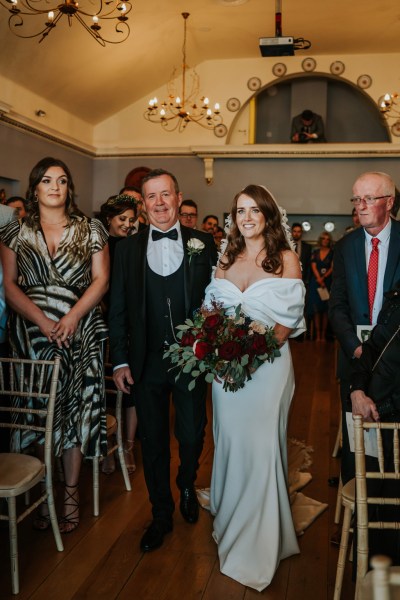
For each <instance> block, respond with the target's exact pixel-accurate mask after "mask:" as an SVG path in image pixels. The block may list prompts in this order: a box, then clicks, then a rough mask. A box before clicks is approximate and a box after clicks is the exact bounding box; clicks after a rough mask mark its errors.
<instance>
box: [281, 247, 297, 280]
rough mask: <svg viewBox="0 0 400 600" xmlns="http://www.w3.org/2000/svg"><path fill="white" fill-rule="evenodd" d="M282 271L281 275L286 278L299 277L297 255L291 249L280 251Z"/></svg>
mask: <svg viewBox="0 0 400 600" xmlns="http://www.w3.org/2000/svg"><path fill="white" fill-rule="evenodd" d="M282 261H283V271H282V277H287V278H288V279H301V267H300V261H299V257H298V256H297V254H296V252H293V250H284V251H283V252H282Z"/></svg>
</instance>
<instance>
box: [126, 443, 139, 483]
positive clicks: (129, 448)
mask: <svg viewBox="0 0 400 600" xmlns="http://www.w3.org/2000/svg"><path fill="white" fill-rule="evenodd" d="M134 446H135V442H134V440H126V442H125V444H124V458H125V465H126V468H127V471H128V473H129V475H132V473H134V472H135V471H136V463H135V456H134V454H133V449H134Z"/></svg>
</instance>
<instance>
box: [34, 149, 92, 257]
mask: <svg viewBox="0 0 400 600" xmlns="http://www.w3.org/2000/svg"><path fill="white" fill-rule="evenodd" d="M51 167H60V168H61V169H62V170H63V171H64V173H65V175H66V177H67V200H66V203H65V216H66V217H67V226H70V225H71V223H72V221H73V220H74V222H75V224H76V227H75V229H74V233H73V237H72V240H71V243H70V244H69V245H68V248H67V249H66V252H67V253H68V254H69V255H71V256H75V257H78V258H82V257H83V256H84V254H85V253H84V249H83V248H82V242H83V240H84V239H85V238H86V236H87V235H88V230H89V221H88V219H86V218H85V215H84V214H83V213H82V212H81V211H80V210H79V208H78V207H77V205H76V204H75V187H74V182H73V181H72V175H71V171H70V170H69V169H68V167H67V165H66V164H65V163H64V162H63V161H62V160H60V159H58V158H52V157H51V156H47V157H46V158H42V160H40V161H39V162H38V163H37V165H35V166H34V167H33V169H32V171H31V173H30V175H29V187H28V190H27V192H26V198H27V206H26V217H25V223H26V224H27V225H28V226H29V227H32V229H34V230H35V231H37V230H38V229H40V212H39V202H38V200H37V198H36V186H37V185H38V184H39V183H40V182H41V181H42V179H43V177H44V175H45V174H46V172H47V171H48V169H50V168H51Z"/></svg>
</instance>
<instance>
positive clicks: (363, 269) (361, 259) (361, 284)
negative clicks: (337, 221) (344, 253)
mask: <svg viewBox="0 0 400 600" xmlns="http://www.w3.org/2000/svg"><path fill="white" fill-rule="evenodd" d="M353 252H354V264H355V265H356V270H355V276H356V278H357V279H358V286H357V287H358V289H359V298H360V299H361V300H362V302H363V303H364V302H366V303H367V306H368V286H367V265H366V263H365V234H364V229H363V228H362V227H360V229H359V235H358V237H357V240H355V243H354V246H353Z"/></svg>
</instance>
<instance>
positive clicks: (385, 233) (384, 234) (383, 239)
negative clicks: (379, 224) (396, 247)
mask: <svg viewBox="0 0 400 600" xmlns="http://www.w3.org/2000/svg"><path fill="white" fill-rule="evenodd" d="M391 229H392V219H391V218H390V219H389V222H388V223H387V224H386V225H385V227H384V228H383V229H382V231H380V232H379V233H378V235H376V236H373V235H370V234H369V233H368V231H367V230H366V229H364V233H365V240H366V242H367V244H369V245H370V244H371V240H372V238H373V237H377V238H378V239H379V241H380V243H381V244H386V243H387V242H388V240H389V238H390V231H391Z"/></svg>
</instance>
